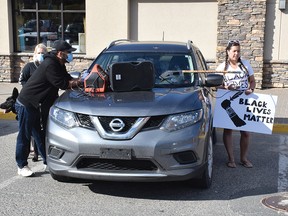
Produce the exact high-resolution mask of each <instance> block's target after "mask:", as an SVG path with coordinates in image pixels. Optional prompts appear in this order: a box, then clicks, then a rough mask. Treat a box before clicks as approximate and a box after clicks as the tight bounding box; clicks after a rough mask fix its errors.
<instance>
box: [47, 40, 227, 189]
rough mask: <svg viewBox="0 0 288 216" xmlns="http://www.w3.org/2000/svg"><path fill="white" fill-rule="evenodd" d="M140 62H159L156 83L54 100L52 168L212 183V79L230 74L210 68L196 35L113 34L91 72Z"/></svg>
mask: <svg viewBox="0 0 288 216" xmlns="http://www.w3.org/2000/svg"><path fill="white" fill-rule="evenodd" d="M135 62H136V63H141V62H150V63H151V64H152V65H153V76H154V77H153V86H152V88H151V89H144V90H143V89H141V88H140V89H131V90H126V91H125V90H124V91H123V90H122V91H113V88H108V90H107V91H105V92H101V93H91V92H85V91H84V89H74V90H67V91H66V92H64V93H63V94H62V95H61V96H60V97H59V99H58V100H57V101H56V102H55V103H54V105H53V106H52V107H51V109H50V115H49V120H48V127H47V128H48V129H47V143H46V151H47V162H48V166H49V169H50V174H51V176H52V177H53V178H54V179H55V180H58V181H67V180H69V179H70V178H81V179H89V180H110V181H151V182H155V181H180V180H189V181H190V179H197V180H200V183H201V186H202V187H203V188H208V187H210V185H211V181H212V165H213V150H212V149H213V144H212V135H213V133H212V126H211V124H212V108H211V100H210V89H209V87H212V86H217V85H220V84H221V83H222V76H221V75H216V74H208V75H207V73H203V72H204V71H205V70H207V65H206V62H205V59H204V58H203V56H202V54H201V52H200V50H199V49H198V48H197V47H196V46H195V45H194V44H193V43H192V42H191V41H188V43H180V42H163V41H161V42H139V41H128V40H118V41H114V42H112V43H111V44H110V45H109V46H107V48H105V49H104V50H103V51H102V52H101V53H100V54H99V56H98V57H97V58H96V59H95V60H94V62H93V63H92V65H91V66H90V67H89V68H88V69H87V71H86V73H84V74H86V75H87V74H90V73H91V71H92V69H93V68H94V67H95V65H99V66H101V68H103V70H104V71H106V72H107V73H108V75H109V76H111V74H110V73H111V70H110V69H111V68H113V65H115V64H119V63H120V64H121V63H131V64H133V63H135ZM195 70H197V71H198V73H194V72H195ZM122 73H125V71H122ZM82 76H84V75H83V74H82ZM147 76H148V71H147ZM110 81H111V79H110ZM111 82H112V81H111ZM129 82H134V80H133V79H131V80H130V81H129ZM137 82H139V81H137ZM110 84H111V83H110ZM136 84H137V83H136ZM138 84H139V83H138ZM142 84H143V83H142ZM121 85H125V83H123V84H121V83H120V86H121ZM140 86H141V85H140ZM191 182H192V181H191ZM193 182H195V181H193Z"/></svg>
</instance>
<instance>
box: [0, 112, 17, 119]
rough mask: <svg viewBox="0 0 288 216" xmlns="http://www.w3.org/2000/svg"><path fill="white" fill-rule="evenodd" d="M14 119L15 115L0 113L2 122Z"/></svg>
mask: <svg viewBox="0 0 288 216" xmlns="http://www.w3.org/2000/svg"><path fill="white" fill-rule="evenodd" d="M15 118H16V114H14V113H12V112H9V113H3V112H1V113H0V120H1V119H3V120H15Z"/></svg>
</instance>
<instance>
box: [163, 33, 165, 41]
mask: <svg viewBox="0 0 288 216" xmlns="http://www.w3.org/2000/svg"><path fill="white" fill-rule="evenodd" d="M164 36H165V32H164V31H163V34H162V41H164Z"/></svg>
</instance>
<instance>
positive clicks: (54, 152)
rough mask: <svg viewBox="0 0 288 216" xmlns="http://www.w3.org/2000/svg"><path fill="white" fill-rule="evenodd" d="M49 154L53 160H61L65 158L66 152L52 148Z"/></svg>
mask: <svg viewBox="0 0 288 216" xmlns="http://www.w3.org/2000/svg"><path fill="white" fill-rule="evenodd" d="M48 154H49V156H50V157H52V158H55V159H60V158H61V157H62V156H63V154H64V151H63V150H62V149H59V148H57V147H55V146H50V147H49V151H48Z"/></svg>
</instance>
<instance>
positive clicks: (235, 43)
mask: <svg viewBox="0 0 288 216" xmlns="http://www.w3.org/2000/svg"><path fill="white" fill-rule="evenodd" d="M232 46H240V43H239V41H229V42H228V45H227V47H226V50H225V51H226V57H225V67H224V71H227V69H228V65H229V59H228V52H227V51H229V50H230V49H231V47H232ZM238 65H239V67H240V69H241V70H243V69H244V70H245V71H246V73H247V75H249V72H248V70H247V68H246V67H245V66H244V64H243V62H242V60H241V58H240V57H239V58H238Z"/></svg>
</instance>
